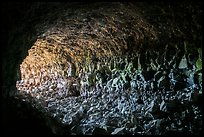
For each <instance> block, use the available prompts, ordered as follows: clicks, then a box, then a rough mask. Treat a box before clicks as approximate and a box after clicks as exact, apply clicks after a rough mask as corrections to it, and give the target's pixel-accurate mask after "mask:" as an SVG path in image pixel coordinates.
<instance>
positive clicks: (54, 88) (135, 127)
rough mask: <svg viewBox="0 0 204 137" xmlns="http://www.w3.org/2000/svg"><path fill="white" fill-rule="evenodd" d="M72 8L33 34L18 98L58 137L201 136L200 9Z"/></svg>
mask: <svg viewBox="0 0 204 137" xmlns="http://www.w3.org/2000/svg"><path fill="white" fill-rule="evenodd" d="M59 5H60V4H59ZM69 6H70V5H69V4H67V5H65V6H63V8H56V9H55V10H54V11H53V12H48V14H46V16H43V17H44V18H43V21H42V22H41V23H39V24H37V25H35V26H34V27H33V28H34V29H35V31H36V32H37V33H36V35H37V37H36V40H35V41H34V43H33V45H32V47H31V48H30V49H29V50H28V56H27V57H25V59H24V60H22V64H21V65H20V69H19V70H20V72H19V79H20V80H19V81H17V83H16V86H17V89H18V91H17V95H16V97H18V98H19V99H23V101H26V102H31V104H32V106H33V107H34V108H36V109H39V110H41V111H42V113H44V117H46V116H47V117H48V118H47V119H48V120H47V123H48V125H50V126H51V128H52V131H53V132H54V133H56V134H97V133H100V134H139V135H161V134H168V133H169V132H177V133H184V132H185V133H186V134H201V130H202V128H201V127H202V119H201V117H202V110H201V108H200V106H199V103H198V102H199V101H198V100H199V98H200V95H201V93H202V92H201V91H202V73H201V70H202V66H201V64H202V58H201V56H202V52H201V40H202V37H201V31H200V28H201V20H200V17H201V9H200V8H199V6H197V5H195V4H192V5H191V4H189V3H187V4H184V3H182V4H168V3H167V4H164V3H161V4H158V3H152V5H151V6H149V5H147V4H146V3H111V4H110V3H97V4H91V5H87V4H82V5H78V4H76V5H74V6H75V7H74V8H67V7H69ZM147 7H149V8H147ZM196 8H198V10H195V9H196ZM55 17H56V18H55ZM178 17H182V19H178ZM189 20H190V22H189ZM5 85H6V84H5ZM49 117H54V120H53V121H57V123H58V124H56V123H55V122H54V123H55V124H53V122H51V123H49V122H50V121H52V120H50V119H49ZM59 125H60V126H59Z"/></svg>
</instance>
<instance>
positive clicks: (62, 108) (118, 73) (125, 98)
mask: <svg viewBox="0 0 204 137" xmlns="http://www.w3.org/2000/svg"><path fill="white" fill-rule="evenodd" d="M120 61H121V63H122V62H123V63H125V60H120ZM130 64H131V63H128V62H126V63H125V67H124V68H125V69H122V70H116V69H113V70H112V73H109V74H106V73H104V74H103V75H102V76H101V77H99V78H98V80H97V82H96V84H95V85H94V86H93V85H92V86H90V85H89V84H88V83H87V84H83V85H84V86H82V87H81V91H80V95H79V96H69V95H67V92H68V91H67V89H64V87H65V86H64V83H65V81H66V79H62V78H57V79H49V80H48V81H47V82H45V83H41V85H39V86H33V87H29V88H28V87H26V86H25V84H23V81H18V82H17V88H18V89H21V90H20V91H19V93H18V95H19V98H21V99H22V98H23V101H25V102H32V103H31V104H32V105H33V107H36V108H38V109H42V112H44V113H47V114H49V115H51V117H53V118H55V119H57V121H59V123H61V124H62V125H64V126H65V127H67V129H66V130H67V131H66V130H65V131H63V133H64V134H76V135H78V134H131V135H164V134H170V133H172V134H173V133H177V134H179V133H180V134H186V135H188V134H189V135H191V134H192V135H200V134H201V132H202V107H201V106H202V103H201V95H202V94H201V93H199V91H201V90H202V86H201V85H199V84H195V83H194V79H195V78H194V75H192V74H195V72H196V70H194V71H193V70H189V69H187V68H186V69H178V70H176V71H175V69H171V70H159V71H157V72H151V73H153V74H154V75H153V76H152V78H151V77H149V75H147V76H146V77H144V75H145V73H144V72H143V71H139V70H135V71H131V70H132V68H131V65H130ZM181 74H183V76H182V75H181ZM106 75H109V76H107V77H106V78H107V79H106V80H107V82H102V79H103V76H106ZM155 81H156V82H155ZM23 87H24V90H22V89H23ZM57 132H59V131H57Z"/></svg>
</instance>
